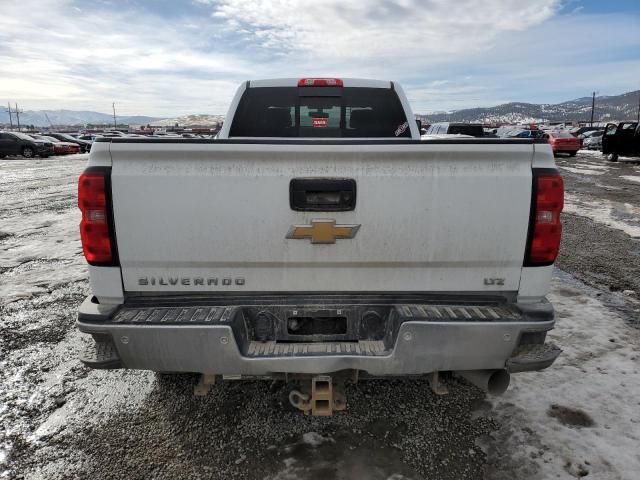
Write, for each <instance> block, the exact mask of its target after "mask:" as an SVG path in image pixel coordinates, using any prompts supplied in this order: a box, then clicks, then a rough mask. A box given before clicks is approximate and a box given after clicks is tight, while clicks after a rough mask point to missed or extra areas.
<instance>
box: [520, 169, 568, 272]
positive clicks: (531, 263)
mask: <svg viewBox="0 0 640 480" xmlns="http://www.w3.org/2000/svg"><path fill="white" fill-rule="evenodd" d="M545 178H553V179H557V180H559V181H560V188H561V189H562V199H561V201H560V206H559V208H557V209H551V210H545V212H549V211H552V221H551V222H538V221H537V220H538V218H539V216H540V215H539V213H540V212H538V196H539V185H540V180H541V179H545ZM563 207H564V181H563V179H562V176H561V175H560V172H559V171H558V170H557V169H555V168H534V169H533V170H532V178H531V208H530V212H529V231H528V233H527V245H526V249H525V256H524V262H523V266H525V267H545V266H549V265H553V264H554V263H555V261H556V258H557V257H558V253H559V251H560V243H561V241H562V223H561V219H560V215H561V213H562V209H563ZM539 225H540V226H541V227H540V228H545V227H546V226H549V225H551V226H552V227H555V228H556V230H555V231H553V232H552V233H553V234H556V235H557V236H558V241H557V245H555V248H554V250H555V251H554V252H553V255H552V258H551V257H547V258H546V259H544V260H541V259H539V258H535V255H537V253H536V254H534V252H533V241H534V239H535V237H536V233H537V232H536V228H537V227H538V226H539Z"/></svg>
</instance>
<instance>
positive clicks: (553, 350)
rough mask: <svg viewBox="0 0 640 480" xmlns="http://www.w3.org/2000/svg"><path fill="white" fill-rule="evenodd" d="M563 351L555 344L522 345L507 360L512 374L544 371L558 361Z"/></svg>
mask: <svg viewBox="0 0 640 480" xmlns="http://www.w3.org/2000/svg"><path fill="white" fill-rule="evenodd" d="M560 353H562V350H561V349H560V348H559V347H557V346H556V345H554V344H553V343H544V344H537V345H520V346H519V347H518V348H517V349H516V351H515V352H513V355H512V356H511V357H510V358H509V360H507V370H508V371H509V372H510V373H517V372H531V371H535V370H542V369H545V368H547V367H548V366H550V365H551V364H552V363H553V362H555V361H556V358H558V356H559V355H560Z"/></svg>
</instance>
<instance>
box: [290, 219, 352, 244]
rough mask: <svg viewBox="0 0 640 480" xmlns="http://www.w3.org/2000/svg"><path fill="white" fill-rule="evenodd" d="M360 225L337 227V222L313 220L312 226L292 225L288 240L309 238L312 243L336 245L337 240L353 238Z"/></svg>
mask: <svg viewBox="0 0 640 480" xmlns="http://www.w3.org/2000/svg"><path fill="white" fill-rule="evenodd" d="M359 228H360V225H336V221H335V220H311V225H292V226H291V228H290V229H289V232H288V233H287V238H298V239H301V238H308V239H310V240H311V243H336V239H343V238H353V237H355V236H356V233H357V232H358V229H359Z"/></svg>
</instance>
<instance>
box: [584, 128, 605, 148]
mask: <svg viewBox="0 0 640 480" xmlns="http://www.w3.org/2000/svg"><path fill="white" fill-rule="evenodd" d="M603 134H604V130H592V131H590V132H586V133H583V134H582V135H581V137H582V148H585V149H587V150H600V149H601V148H602V135H603ZM578 138H580V137H578Z"/></svg>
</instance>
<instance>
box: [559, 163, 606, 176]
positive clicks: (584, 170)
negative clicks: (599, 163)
mask: <svg viewBox="0 0 640 480" xmlns="http://www.w3.org/2000/svg"><path fill="white" fill-rule="evenodd" d="M576 166H577V165H576ZM560 169H561V170H566V171H567V172H571V173H578V174H582V175H602V174H603V173H604V172H601V171H599V170H590V169H587V168H572V167H560Z"/></svg>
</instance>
